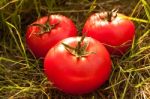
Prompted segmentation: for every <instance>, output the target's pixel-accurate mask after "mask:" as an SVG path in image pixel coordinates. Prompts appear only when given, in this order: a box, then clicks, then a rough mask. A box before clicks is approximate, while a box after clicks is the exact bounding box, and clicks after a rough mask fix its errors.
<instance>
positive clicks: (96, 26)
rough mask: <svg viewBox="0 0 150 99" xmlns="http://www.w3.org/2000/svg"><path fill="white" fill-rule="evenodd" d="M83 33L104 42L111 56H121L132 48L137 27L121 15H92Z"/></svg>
mask: <svg viewBox="0 0 150 99" xmlns="http://www.w3.org/2000/svg"><path fill="white" fill-rule="evenodd" d="M82 33H86V36H90V37H93V38H95V39H97V40H98V41H100V42H102V43H103V44H104V45H105V47H106V48H107V49H108V51H109V52H110V54H114V55H121V54H123V53H125V52H126V51H127V49H128V48H129V47H130V46H131V43H132V41H133V38H134V35H135V27H134V24H133V22H132V21H131V20H129V19H127V18H125V16H124V15H122V14H119V13H115V12H112V13H109V14H108V13H107V12H101V13H95V14H93V15H91V16H90V17H89V18H88V19H87V21H86V23H85V25H84V27H83V31H82Z"/></svg>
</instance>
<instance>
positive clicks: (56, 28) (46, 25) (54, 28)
mask: <svg viewBox="0 0 150 99" xmlns="http://www.w3.org/2000/svg"><path fill="white" fill-rule="evenodd" d="M76 35H77V29H76V27H75V25H74V23H73V22H72V20H71V19H69V18H67V17H65V16H63V15H50V16H49V17H48V16H44V17H41V18H40V19H38V20H36V21H35V22H33V23H32V24H31V25H29V27H28V28H27V32H26V42H27V45H28V47H29V48H30V49H31V51H32V52H33V54H34V55H35V56H36V57H38V58H39V57H44V56H45V55H46V53H47V52H48V50H49V49H50V48H51V47H52V46H54V45H55V44H56V43H57V42H59V41H60V40H62V39H64V38H67V37H72V36H76Z"/></svg>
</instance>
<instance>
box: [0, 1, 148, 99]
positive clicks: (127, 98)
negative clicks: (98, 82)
mask: <svg viewBox="0 0 150 99" xmlns="http://www.w3.org/2000/svg"><path fill="white" fill-rule="evenodd" d="M114 7H119V8H120V10H119V12H122V13H125V14H126V15H128V16H129V18H130V19H131V20H133V21H134V23H135V25H136V36H135V39H134V42H133V44H132V47H131V49H130V50H129V51H128V52H127V53H126V54H125V55H124V56H122V57H121V58H117V57H114V56H112V60H113V61H112V62H113V70H112V74H111V77H110V79H109V81H107V82H106V84H105V85H103V86H102V87H101V88H99V89H97V90H96V91H94V92H92V93H89V94H87V95H81V96H72V95H67V94H64V93H62V92H60V91H58V90H57V89H56V88H55V87H54V86H52V84H51V83H50V82H49V81H48V80H47V79H46V77H45V75H44V74H43V68H42V67H43V65H42V63H43V62H42V61H41V60H40V59H36V58H35V57H34V56H33V55H32V54H31V53H30V52H29V51H28V49H27V47H26V43H25V30H26V27H27V25H29V24H30V23H31V22H33V21H34V20H36V19H37V18H38V17H40V16H43V15H47V13H48V12H49V13H60V14H63V15H66V16H68V17H70V18H71V19H73V21H74V22H75V23H76V26H77V28H78V29H79V32H81V30H82V27H83V24H84V22H85V19H86V18H87V17H88V16H89V15H90V14H91V13H93V12H98V11H100V10H101V11H102V10H104V9H106V10H111V9H113V8H114ZM149 97H150V4H148V0H134V1H132V0H129V1H127V0H107V1H105V0H102V1H101V2H100V1H98V0H93V1H92V0H91V1H88V0H82V1H81V0H68V1H66V0H61V1H59V0H45V1H41V0H33V1H32V2H31V1H30V0H0V99H150V98H149Z"/></svg>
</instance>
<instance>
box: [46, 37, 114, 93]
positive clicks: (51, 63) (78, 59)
mask: <svg viewBox="0 0 150 99" xmlns="http://www.w3.org/2000/svg"><path fill="white" fill-rule="evenodd" d="M80 39H81V38H80V37H70V38H66V39H64V40H62V41H61V42H59V43H58V44H56V45H55V46H54V47H53V48H51V49H50V50H49V51H48V53H47V55H46V57H45V60H44V72H45V74H46V76H47V77H48V79H49V80H50V81H51V82H52V83H53V84H54V86H55V87H57V88H58V89H59V90H61V91H63V92H65V93H69V94H85V93H89V92H92V91H94V90H96V89H97V88H99V87H100V86H101V85H103V84H104V83H105V82H106V80H108V79H109V76H110V73H111V68H112V67H111V59H110V55H109V53H108V51H107V50H106V48H105V47H104V46H103V44H101V43H100V42H99V41H97V40H95V39H93V38H91V37H85V39H84V41H83V42H82V45H81V46H82V47H83V46H84V45H85V44H87V47H86V48H85V51H86V52H85V55H84V54H83V55H82V56H80V55H75V54H72V53H71V52H70V51H69V49H67V48H66V47H65V46H64V45H63V44H62V43H65V44H67V45H69V46H70V47H71V48H75V47H76V46H77V44H78V41H79V40H80ZM81 53H82V52H81ZM81 53H80V54H81Z"/></svg>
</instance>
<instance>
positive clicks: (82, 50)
mask: <svg viewBox="0 0 150 99" xmlns="http://www.w3.org/2000/svg"><path fill="white" fill-rule="evenodd" d="M84 38H85V36H82V37H81V40H80V41H78V43H77V45H76V47H71V46H69V45H67V44H65V43H62V44H63V45H64V46H65V48H66V50H67V51H68V52H70V53H71V54H72V55H74V56H76V57H77V58H80V57H85V56H88V55H90V54H93V53H94V52H87V51H86V49H87V47H88V44H89V43H88V42H85V43H84V44H83V45H82V43H83V41H84Z"/></svg>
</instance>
